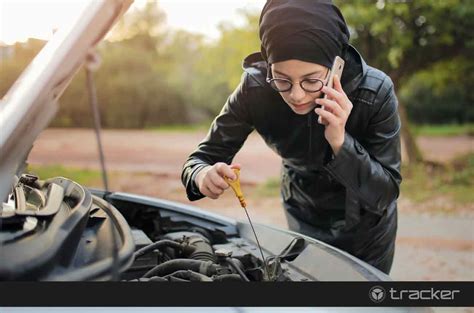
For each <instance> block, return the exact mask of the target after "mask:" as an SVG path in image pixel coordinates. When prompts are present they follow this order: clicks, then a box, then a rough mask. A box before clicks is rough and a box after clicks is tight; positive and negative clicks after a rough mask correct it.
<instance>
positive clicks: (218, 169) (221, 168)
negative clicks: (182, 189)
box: [195, 162, 240, 199]
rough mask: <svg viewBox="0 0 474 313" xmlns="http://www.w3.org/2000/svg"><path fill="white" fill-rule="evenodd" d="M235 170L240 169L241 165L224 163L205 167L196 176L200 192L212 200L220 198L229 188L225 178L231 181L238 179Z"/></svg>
mask: <svg viewBox="0 0 474 313" xmlns="http://www.w3.org/2000/svg"><path fill="white" fill-rule="evenodd" d="M234 168H238V169H240V165H239V164H233V165H227V164H225V163H223V162H218V163H216V164H214V165H212V166H207V167H205V168H204V169H202V170H201V171H200V172H199V173H198V174H197V175H196V179H195V182H196V185H197V186H198V188H199V191H200V192H201V193H202V194H203V195H205V196H207V197H209V198H211V199H217V198H219V196H220V195H221V194H222V193H224V191H225V190H226V189H228V188H229V184H228V183H227V182H226V181H225V179H224V177H228V178H229V179H231V180H234V179H236V178H237V176H236V175H235V173H234V171H233V170H232V169H234Z"/></svg>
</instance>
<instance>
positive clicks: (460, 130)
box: [414, 123, 474, 137]
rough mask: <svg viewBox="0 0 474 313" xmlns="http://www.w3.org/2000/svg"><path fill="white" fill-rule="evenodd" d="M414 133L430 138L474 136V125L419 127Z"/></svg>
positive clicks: (415, 128) (416, 127)
mask: <svg viewBox="0 0 474 313" xmlns="http://www.w3.org/2000/svg"><path fill="white" fill-rule="evenodd" d="M414 133H415V134H416V135H418V136H430V137H449V136H474V124H472V123H471V124H462V125H460V124H444V125H418V126H415V127H414Z"/></svg>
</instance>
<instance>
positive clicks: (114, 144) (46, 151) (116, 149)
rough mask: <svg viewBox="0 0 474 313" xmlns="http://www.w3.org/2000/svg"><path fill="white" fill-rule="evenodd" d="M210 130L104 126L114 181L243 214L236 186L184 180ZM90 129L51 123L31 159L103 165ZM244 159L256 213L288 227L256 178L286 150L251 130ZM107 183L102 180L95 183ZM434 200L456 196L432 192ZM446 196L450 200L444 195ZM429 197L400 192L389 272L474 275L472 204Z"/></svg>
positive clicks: (430, 147)
mask: <svg viewBox="0 0 474 313" xmlns="http://www.w3.org/2000/svg"><path fill="white" fill-rule="evenodd" d="M204 136H205V132H202V131H200V132H172V131H169V132H155V131H135V130H105V131H103V133H102V141H103V144H104V150H105V158H106V162H107V169H108V170H109V171H111V172H112V171H118V172H119V173H116V174H111V178H110V180H111V189H113V190H115V191H126V192H133V193H139V194H144V195H151V196H156V197H160V198H164V199H168V200H175V201H179V202H183V203H187V204H192V205H195V206H198V207H201V208H204V209H206V210H210V211H213V212H216V213H219V214H223V215H226V216H229V217H233V218H236V219H245V214H244V213H243V211H242V210H241V209H239V206H238V203H237V202H236V199H235V198H234V197H233V196H232V194H231V193H230V192H228V193H226V194H224V195H223V196H222V197H221V198H220V199H219V200H211V199H203V200H200V201H197V202H192V203H191V202H189V201H188V200H187V199H186V196H185V193H184V188H183V186H182V184H181V181H180V173H181V167H182V164H183V163H184V161H185V160H186V158H187V156H188V155H189V153H191V152H192V151H193V149H194V148H195V147H196V145H197V144H198V143H199V141H200V140H202V139H203V137H204ZM419 144H420V146H421V149H422V151H423V152H424V155H425V157H426V158H427V159H430V160H434V161H439V162H443V161H448V160H449V159H451V158H453V157H455V156H456V155H459V154H461V153H466V152H468V151H474V140H473V138H472V137H454V138H449V139H443V138H428V137H426V138H420V139H419ZM98 160H99V159H98V154H97V145H96V141H95V135H94V133H93V131H92V130H85V129H72V130H64V129H48V130H46V131H44V132H43V133H42V135H41V136H40V138H39V139H38V140H37V141H36V144H35V146H34V147H33V150H32V151H31V153H30V157H29V162H30V163H31V164H38V165H47V164H51V165H57V164H61V165H64V166H71V167H80V168H92V169H98V168H99V161H98ZM235 162H237V163H240V164H241V165H242V172H241V175H242V182H243V189H244V193H246V194H247V195H248V196H247V202H248V206H249V208H250V215H251V217H252V220H253V221H255V222H257V223H258V222H259V223H265V224H272V225H276V226H279V227H283V228H286V227H287V225H286V221H285V217H284V214H283V211H282V208H281V205H280V200H279V198H278V197H264V196H261V195H258V190H256V188H255V186H256V185H257V184H259V183H263V182H265V181H267V180H268V179H270V178H276V177H278V175H279V170H280V158H279V157H278V156H277V155H276V154H275V153H274V152H273V151H271V150H270V149H269V148H267V147H266V145H265V144H264V142H263V141H262V139H261V138H260V137H259V136H258V135H256V134H252V135H251V136H250V137H249V139H248V140H247V142H246V143H245V145H244V147H243V148H242V150H241V151H240V152H239V154H238V155H237V156H236V158H235ZM97 187H101V186H97ZM431 201H432V203H431V204H437V205H438V206H439V205H440V203H441V204H442V205H445V206H447V207H451V206H452V204H451V203H449V201H448V202H446V200H445V199H439V198H433V199H432V200H431ZM443 201H444V202H443ZM429 208H430V203H428V204H424V205H415V204H413V203H412V202H411V201H409V200H408V199H406V198H404V197H403V195H401V197H400V199H399V230H398V236H397V247H396V255H395V260H394V265H393V268H392V272H391V277H392V278H393V279H394V280H439V281H442V280H446V281H450V280H471V281H472V280H474V204H468V205H466V206H463V207H456V209H455V210H449V211H450V212H449V214H447V213H445V214H441V213H432V212H430V210H429Z"/></svg>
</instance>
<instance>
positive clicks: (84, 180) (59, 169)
mask: <svg viewBox="0 0 474 313" xmlns="http://www.w3.org/2000/svg"><path fill="white" fill-rule="evenodd" d="M27 172H28V173H32V174H35V175H36V176H38V177H39V178H40V179H41V180H45V179H49V178H53V177H59V176H61V177H67V178H68V179H71V180H73V181H75V182H77V183H79V184H81V185H85V186H89V187H90V186H100V184H101V183H102V174H101V173H100V171H97V170H89V169H81V168H74V167H64V166H62V165H31V164H30V165H28V169H27Z"/></svg>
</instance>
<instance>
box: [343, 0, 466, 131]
mask: <svg viewBox="0 0 474 313" xmlns="http://www.w3.org/2000/svg"><path fill="white" fill-rule="evenodd" d="M337 3H339V5H340V8H341V10H342V12H343V14H344V16H345V18H346V21H347V22H348V24H349V25H350V29H351V35H352V43H353V44H354V45H355V46H356V47H357V48H358V49H359V51H361V53H362V55H363V56H364V57H365V58H366V60H367V61H368V63H369V64H370V65H372V66H375V67H377V68H380V69H381V70H383V71H385V72H386V73H387V74H389V76H390V77H391V78H392V80H393V81H394V83H395V87H396V88H397V89H398V91H400V94H401V95H402V96H401V97H400V100H401V101H400V102H401V104H403V105H406V108H407V114H408V117H409V119H410V120H411V121H414V122H416V123H453V122H457V123H466V122H472V121H473V119H474V110H473V108H472V103H473V100H474V99H473V96H472V92H470V90H472V88H473V84H474V74H473V69H474V60H473V59H472V57H471V58H470V57H468V56H469V55H474V33H473V32H472V29H473V28H474V2H473V1H469V0H444V1H432V0H416V1H400V0H378V1H376V2H372V1H366V0H354V1H337Z"/></svg>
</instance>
